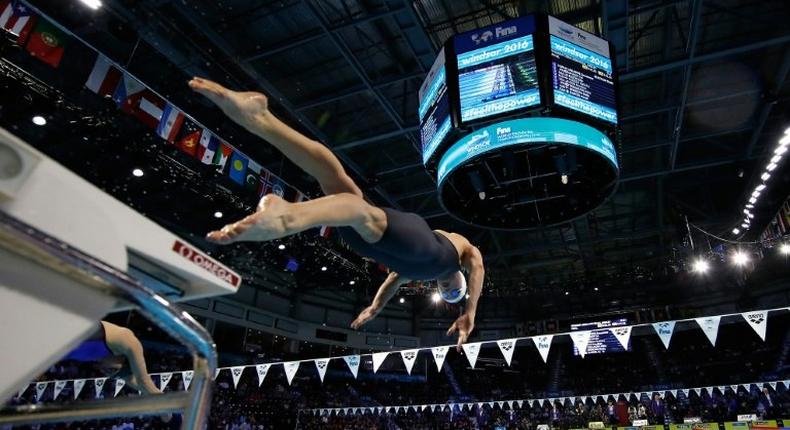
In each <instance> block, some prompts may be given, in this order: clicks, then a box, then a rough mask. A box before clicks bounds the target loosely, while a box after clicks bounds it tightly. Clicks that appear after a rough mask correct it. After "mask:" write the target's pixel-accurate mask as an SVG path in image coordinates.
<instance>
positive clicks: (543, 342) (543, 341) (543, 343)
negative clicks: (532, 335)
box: [538, 336, 550, 348]
mask: <svg viewBox="0 0 790 430" xmlns="http://www.w3.org/2000/svg"><path fill="white" fill-rule="evenodd" d="M549 346H550V345H549V338H548V337H546V336H541V337H539V338H538V348H548V347H549Z"/></svg>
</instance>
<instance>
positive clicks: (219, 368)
mask: <svg viewBox="0 0 790 430" xmlns="http://www.w3.org/2000/svg"><path fill="white" fill-rule="evenodd" d="M221 371H222V368H221V367H217V370H215V371H214V380H215V381H216V380H217V376H219V372H221Z"/></svg>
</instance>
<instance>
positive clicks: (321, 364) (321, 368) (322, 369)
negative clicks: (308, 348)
mask: <svg viewBox="0 0 790 430" xmlns="http://www.w3.org/2000/svg"><path fill="white" fill-rule="evenodd" d="M313 361H314V362H315V368H316V369H317V370H318V377H319V378H321V383H322V384H323V383H324V375H326V368H327V366H328V365H329V359H328V358H318V359H315V360H313Z"/></svg>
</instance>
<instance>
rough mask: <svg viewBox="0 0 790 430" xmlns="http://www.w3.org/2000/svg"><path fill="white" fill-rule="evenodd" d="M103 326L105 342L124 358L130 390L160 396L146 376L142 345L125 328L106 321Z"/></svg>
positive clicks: (146, 370)
mask: <svg viewBox="0 0 790 430" xmlns="http://www.w3.org/2000/svg"><path fill="white" fill-rule="evenodd" d="M101 323H102V325H103V326H104V334H105V342H106V343H107V347H108V348H110V351H112V353H113V354H115V355H122V356H124V357H126V361H128V362H129V367H130V368H131V370H132V375H133V377H132V378H130V380H129V381H126V382H128V383H129V385H130V386H132V388H136V389H138V390H140V391H142V392H143V393H145V394H160V393H161V391H159V388H157V387H156V385H154V382H153V381H152V380H151V377H150V376H148V369H147V368H146V365H145V357H144V356H143V345H142V344H141V343H140V341H139V340H138V339H137V337H136V336H135V335H134V333H133V332H132V331H131V330H129V329H128V328H125V327H120V326H117V325H115V324H112V323H108V322H107V321H102V322H101Z"/></svg>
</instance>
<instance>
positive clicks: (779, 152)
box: [774, 146, 787, 155]
mask: <svg viewBox="0 0 790 430" xmlns="http://www.w3.org/2000/svg"><path fill="white" fill-rule="evenodd" d="M785 152H787V147H786V146H780V147H778V148H776V150H774V154H776V155H783V154H784V153H785Z"/></svg>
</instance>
